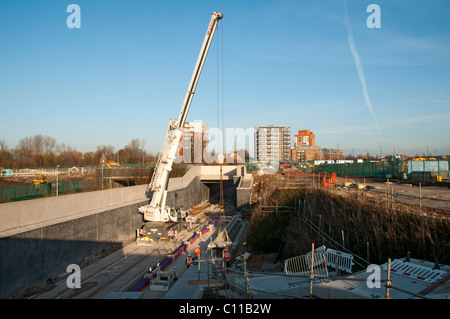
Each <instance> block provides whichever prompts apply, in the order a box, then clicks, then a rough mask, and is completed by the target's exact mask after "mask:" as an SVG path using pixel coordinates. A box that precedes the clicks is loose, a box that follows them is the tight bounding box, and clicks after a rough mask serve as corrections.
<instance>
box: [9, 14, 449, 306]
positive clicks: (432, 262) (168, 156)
mask: <svg viewBox="0 0 450 319" xmlns="http://www.w3.org/2000/svg"><path fill="white" fill-rule="evenodd" d="M222 17H223V15H222V14H221V13H218V12H213V13H212V15H211V20H210V22H209V25H208V28H207V32H206V35H205V38H204V41H203V45H202V47H201V50H200V54H199V57H198V60H197V63H196V66H195V68H194V72H193V75H192V78H191V81H190V84H189V87H188V90H187V92H186V96H185V99H184V102H183V104H182V107H181V111H180V113H179V116H178V118H177V119H176V120H172V119H171V120H170V121H169V125H168V128H167V132H166V137H165V140H164V143H163V145H162V147H161V151H160V152H159V156H158V159H157V161H156V163H154V165H153V166H152V167H151V168H149V167H145V168H140V169H138V170H140V172H139V173H136V172H134V173H131V171H130V172H128V173H127V174H124V175H120V174H118V175H114V174H115V173H117V172H121V173H123V172H124V171H123V170H120V168H119V167H117V168H114V167H112V168H111V167H110V170H109V171H108V174H109V175H108V176H107V175H106V173H105V171H103V167H102V169H101V171H99V170H97V171H96V172H95V174H91V175H90V174H89V173H86V172H85V171H84V170H79V169H76V168H74V169H72V171H71V173H72V175H70V174H69V173H68V174H67V175H64V178H65V180H61V179H60V178H61V177H62V176H61V175H60V174H59V173H57V174H56V175H55V176H49V174H45V173H44V172H40V173H39V174H36V173H38V172H36V171H34V172H32V173H31V174H30V175H31V176H32V177H33V180H31V176H28V177H23V178H24V179H23V180H20V179H17V178H16V177H14V178H13V177H5V178H2V182H3V183H5V185H6V186H11V187H15V186H18V185H19V184H27V183H28V184H30V183H31V182H33V183H34V185H33V187H34V189H37V188H38V186H40V185H41V184H44V185H47V184H49V185H52V184H54V183H56V184H57V185H56V193H55V192H54V191H52V190H51V189H50V190H48V191H47V193H46V194H45V196H40V195H39V196H38V195H36V196H35V197H34V195H31V196H28V195H27V194H25V195H19V196H18V195H17V194H12V193H6V192H5V194H6V195H5V196H7V197H8V198H9V199H11V198H12V197H13V196H15V199H14V200H8V201H6V200H5V202H4V203H2V204H0V220H1V225H0V258H1V259H0V298H3V299H8V298H11V299H156V300H164V299H178V300H193V299H200V300H205V299H242V300H244V299H448V298H449V297H450V283H449V281H448V279H449V278H450V266H449V264H450V254H449V252H450V249H449V248H450V247H449V238H448V236H449V231H450V223H449V214H450V190H449V188H448V187H447V186H446V185H445V184H433V183H430V184H424V185H422V183H418V184H417V183H408V182H407V180H405V179H403V178H394V177H393V176H392V175H389V177H387V176H386V175H383V176H382V177H365V176H356V175H348V174H345V173H347V172H343V171H339V172H337V171H336V169H335V170H332V171H330V170H329V169H323V170H320V171H314V172H305V170H303V169H301V168H300V167H279V166H278V165H277V167H276V168H274V169H272V170H271V171H270V172H267V171H265V170H264V169H263V168H260V169H254V170H251V171H250V170H249V167H250V165H247V164H245V163H244V164H236V165H231V164H227V163H225V161H224V154H219V155H218V157H217V161H216V162H215V163H213V164H209V165H205V164H198V165H197V164H193V165H188V166H185V167H183V169H180V170H179V171H178V172H176V170H174V168H175V166H174V160H175V158H176V155H177V154H176V152H177V149H178V146H179V143H180V140H181V136H182V130H181V128H182V127H183V125H184V123H185V122H186V117H187V113H188V110H189V107H190V105H191V102H192V99H193V95H194V92H195V88H196V85H197V82H198V80H199V77H200V73H201V69H202V67H203V64H204V62H205V59H206V55H207V53H208V49H209V46H210V44H211V41H212V38H213V36H214V32H215V30H216V27H217V24H218V23H219V21H220V20H221V19H222ZM277 164H279V163H277ZM264 165H265V164H264ZM264 165H262V166H264ZM424 167H425V164H424ZM439 167H440V166H439V164H438V169H439ZM135 171H136V170H135ZM99 174H101V180H100V184H98V182H97V181H96V182H95V187H93V188H92V189H84V191H79V192H77V191H75V190H73V191H67V192H66V191H62V190H61V193H60V187H61V186H60V185H59V184H60V183H61V184H62V185H63V183H64V182H78V181H80V182H81V181H86V180H92V179H94V180H95V179H98V176H100V175H99ZM383 174H384V172H383ZM439 174H440V175H439V176H441V175H442V174H441V172H440V173H439ZM37 175H39V178H38V177H37ZM45 175H47V177H45ZM125 175H126V176H125ZM132 175H133V176H132ZM422 175H424V174H422ZM92 176H96V177H95V178H92ZM430 176H431V175H430ZM402 177H403V176H402ZM422 177H423V176H422ZM44 178H45V179H47V178H48V180H45V181H44ZM55 179H56V180H55ZM105 180H107V182H106V183H105ZM431 181H433V178H432V177H431ZM113 184H114V185H115V186H113ZM99 185H100V187H99ZM21 196H25V197H27V198H26V199H25V198H22V197H21ZM2 197H3V195H2ZM24 269H25V270H26V271H23V270H24ZM223 310H225V309H223Z"/></svg>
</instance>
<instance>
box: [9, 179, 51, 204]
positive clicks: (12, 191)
mask: <svg viewBox="0 0 450 319" xmlns="http://www.w3.org/2000/svg"><path fill="white" fill-rule="evenodd" d="M51 192H52V184H50V183H48V184H42V185H25V186H11V187H0V200H1V201H2V202H9V201H19V200H25V199H34V198H39V197H44V196H47V195H50V194H51Z"/></svg>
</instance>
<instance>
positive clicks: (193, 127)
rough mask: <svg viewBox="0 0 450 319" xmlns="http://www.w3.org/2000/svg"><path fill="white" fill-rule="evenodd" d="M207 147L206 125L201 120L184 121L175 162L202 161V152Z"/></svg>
mask: <svg viewBox="0 0 450 319" xmlns="http://www.w3.org/2000/svg"><path fill="white" fill-rule="evenodd" d="M207 147H208V125H206V123H201V122H185V123H184V125H183V135H182V136H181V140H180V145H179V147H178V149H179V152H178V158H177V160H176V162H180V161H181V162H183V163H202V161H203V152H204V150H205V149H206V148H207Z"/></svg>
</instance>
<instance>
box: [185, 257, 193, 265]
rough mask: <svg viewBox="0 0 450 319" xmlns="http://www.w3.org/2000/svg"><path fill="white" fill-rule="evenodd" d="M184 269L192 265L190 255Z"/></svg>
mask: <svg viewBox="0 0 450 319" xmlns="http://www.w3.org/2000/svg"><path fill="white" fill-rule="evenodd" d="M185 263H186V268H189V266H190V265H192V257H191V254H189V255H188V256H187V258H186V262H185Z"/></svg>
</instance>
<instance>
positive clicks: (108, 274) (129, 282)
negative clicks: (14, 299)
mask: <svg viewBox="0 0 450 319" xmlns="http://www.w3.org/2000/svg"><path fill="white" fill-rule="evenodd" d="M199 217H200V216H199ZM199 219H200V218H199ZM207 222H208V219H207V218H205V216H202V218H201V219H200V220H199V223H197V224H196V225H195V227H193V228H191V229H185V230H183V231H182V232H181V233H180V236H179V238H180V239H181V240H178V241H171V240H170V241H154V242H151V243H149V244H147V245H138V244H137V243H133V244H130V245H127V246H125V247H123V248H122V249H121V250H119V251H116V252H115V253H113V254H111V255H108V256H106V257H105V258H103V259H101V260H99V261H98V262H96V263H94V264H91V265H89V266H87V267H85V268H83V269H81V288H72V289H71V288H68V287H67V282H66V280H67V278H66V277H65V278H64V279H63V280H61V281H59V282H58V283H57V284H56V286H55V287H54V288H53V289H52V290H50V291H47V292H44V293H42V294H39V295H35V296H33V297H31V299H102V298H104V297H105V296H107V295H108V294H109V293H111V292H120V291H129V289H131V288H132V287H133V285H135V283H136V282H139V280H141V279H142V278H143V276H144V275H145V274H146V273H148V271H149V267H150V266H152V265H153V266H156V264H157V263H158V262H159V263H161V262H162V261H163V260H164V259H165V258H167V255H168V254H171V253H173V252H174V251H175V249H176V248H177V247H178V246H179V245H180V243H182V242H184V241H187V240H189V239H190V238H191V237H192V234H193V233H195V232H196V231H198V230H201V228H202V227H204V225H205V224H206V223H207Z"/></svg>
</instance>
